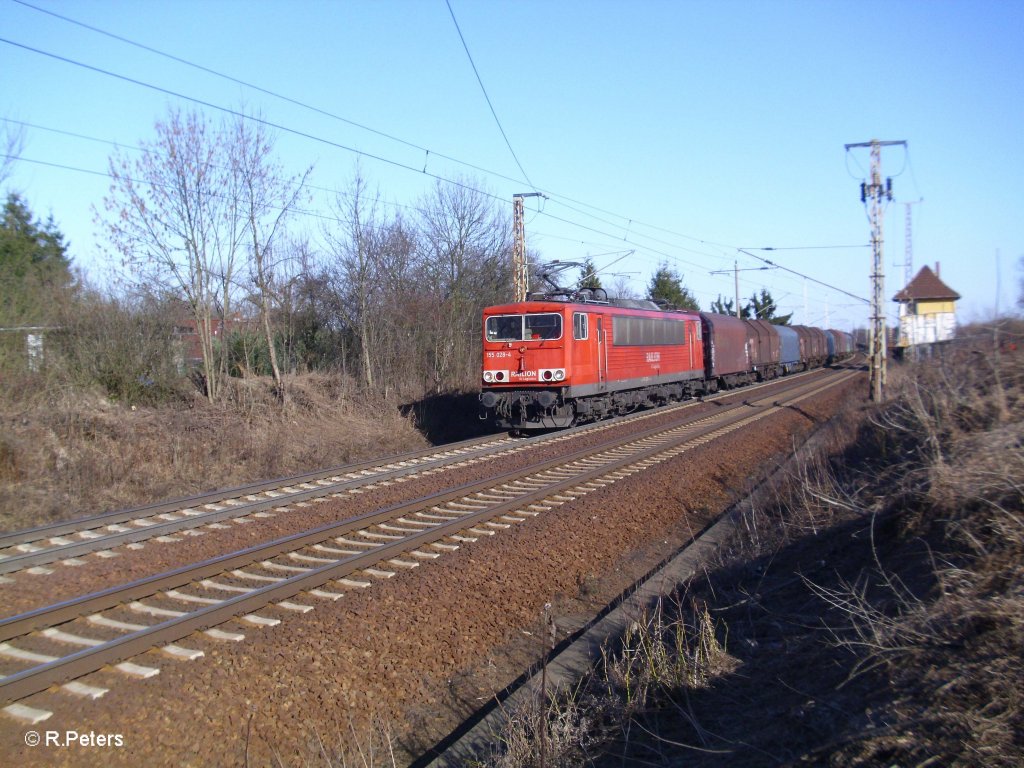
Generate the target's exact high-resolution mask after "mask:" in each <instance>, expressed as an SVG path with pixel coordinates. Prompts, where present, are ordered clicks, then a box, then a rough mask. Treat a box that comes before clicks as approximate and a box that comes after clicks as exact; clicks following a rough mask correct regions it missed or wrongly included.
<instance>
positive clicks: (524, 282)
mask: <svg viewBox="0 0 1024 768" xmlns="http://www.w3.org/2000/svg"><path fill="white" fill-rule="evenodd" d="M524 197H544V195H542V194H541V193H540V192H520V193H519V194H515V195H512V231H513V242H512V300H513V301H516V302H519V301H526V297H527V296H528V295H529V294H530V266H529V265H528V264H527V263H526V223H525V221H524V218H525V217H524V211H523V198H524Z"/></svg>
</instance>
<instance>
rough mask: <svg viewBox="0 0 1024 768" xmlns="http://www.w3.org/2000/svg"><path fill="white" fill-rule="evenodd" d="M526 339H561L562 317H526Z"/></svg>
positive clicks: (548, 315)
mask: <svg viewBox="0 0 1024 768" xmlns="http://www.w3.org/2000/svg"><path fill="white" fill-rule="evenodd" d="M525 320H526V322H525V323H524V325H525V327H526V336H525V338H527V339H559V338H561V337H562V316H561V315H556V314H553V313H552V314H543V315H526V316H525Z"/></svg>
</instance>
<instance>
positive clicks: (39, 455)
mask: <svg viewBox="0 0 1024 768" xmlns="http://www.w3.org/2000/svg"><path fill="white" fill-rule="evenodd" d="M4 384H5V386H4V387H3V389H2V392H3V394H2V395H0V530H16V529H19V528H25V527H30V526H36V525H43V524H46V523H50V522H55V521H57V520H67V519H73V518H75V517H82V516H86V515H89V514H97V513H99V512H105V511H108V510H112V509H117V508H120V507H127V506H133V505H136V504H143V503H147V502H152V501H158V500H161V499H166V498H172V497H178V496H185V495H190V494H194V493H199V492H202V491H205V490H210V489H213V488H223V487H230V486H233V485H240V484H242V483H245V482H251V481H254V480H261V479H268V478H273V477H281V476H287V475H290V474H297V473H300V472H306V471H312V470H314V469H318V468H324V467H331V466H337V465H340V464H345V463H348V462H352V461H356V460H359V459H363V458H370V457H376V456H384V455H388V454H393V453H400V452H404V451H409V450H414V449H416V448H419V447H424V446H426V444H427V443H426V440H425V439H424V438H423V437H422V435H420V434H419V432H417V431H416V429H415V426H414V424H413V421H412V420H411V419H410V418H406V417H403V416H402V415H401V414H400V413H399V412H398V410H397V409H396V408H394V407H393V406H391V405H387V404H384V403H382V402H375V401H374V400H373V399H372V398H367V397H366V395H365V394H364V393H362V392H360V391H359V390H358V389H357V387H356V386H355V385H353V383H352V382H351V380H350V379H347V378H345V377H342V376H337V375H327V374H305V375H301V376H293V377H289V379H288V394H289V399H288V402H287V403H286V404H285V405H283V406H282V404H281V402H280V399H279V398H278V397H277V396H276V393H275V390H274V386H273V382H272V381H271V380H270V379H268V378H258V379H257V378H249V379H229V380H228V381H227V383H226V392H225V397H224V398H223V400H222V402H219V403H210V402H209V401H208V400H206V399H205V398H202V397H199V396H197V395H193V396H191V397H183V398H182V399H180V400H179V401H177V402H176V403H173V404H165V405H161V406H158V407H147V406H141V405H140V406H132V405H128V404H125V403H118V402H112V401H110V400H109V399H107V398H106V397H103V396H102V395H100V394H98V393H95V392H93V391H91V390H84V389H82V388H80V387H69V386H66V385H62V384H57V383H55V382H53V381H47V380H46V379H45V378H43V377H41V376H38V375H31V374H24V375H23V377H22V378H20V379H18V380H17V381H15V380H11V379H10V378H9V379H8V380H7V381H5V382H4Z"/></svg>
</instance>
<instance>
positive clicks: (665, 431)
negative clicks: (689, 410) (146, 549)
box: [0, 373, 855, 703]
mask: <svg viewBox="0 0 1024 768" xmlns="http://www.w3.org/2000/svg"><path fill="white" fill-rule="evenodd" d="M853 375H855V374H853V373H847V374H842V375H839V376H837V377H835V378H834V380H832V381H826V382H823V386H819V385H818V382H817V381H813V382H810V383H806V382H805V383H801V384H800V385H798V386H795V387H793V388H792V391H791V392H786V393H776V394H772V395H769V396H768V397H766V398H763V399H762V400H763V402H760V403H757V404H755V403H750V402H749V401H747V402H745V403H740V404H737V405H734V406H727V408H728V410H725V411H721V412H719V413H717V414H714V415H712V416H708V417H705V418H703V419H699V420H696V421H694V422H690V423H687V424H681V425H676V426H674V427H667V428H666V427H661V428H654V429H651V430H647V431H645V432H644V433H641V434H640V435H635V436H632V437H631V438H629V439H627V440H622V439H619V440H610V441H606V442H605V443H604V444H602V446H600V447H595V448H590V449H585V450H582V451H577V452H575V453H574V454H572V455H570V456H567V457H563V458H561V459H554V460H550V461H546V462H543V463H542V464H540V465H537V466H535V467H532V468H530V469H529V471H528V472H524V471H522V470H520V471H517V472H512V473H505V474H504V475H501V476H497V477H496V478H492V479H491V481H490V482H488V483H472V484H468V485H466V486H462V487H461V488H459V489H456V490H454V491H451V492H446V493H443V494H439V495H434V496H430V497H426V498H425V499H421V500H418V502H413V503H412V504H404V505H400V507H401V508H402V509H403V510H404V512H403V514H404V513H405V512H407V511H408V508H409V507H413V506H415V507H416V508H418V509H422V508H423V507H424V506H427V507H428V508H429V507H433V506H436V505H438V504H440V503H444V501H443V500H442V498H443V499H444V500H451V499H452V498H461V497H464V496H466V495H470V494H472V493H474V492H476V491H477V490H478V489H480V487H481V486H486V487H487V488H490V487H493V486H494V485H504V484H506V483H508V482H510V481H512V480H516V479H522V478H523V477H529V476H532V475H536V474H539V473H542V472H544V471H546V470H548V469H551V468H553V467H556V466H560V465H571V464H573V463H574V462H576V461H579V460H580V459H584V458H589V457H593V456H595V455H597V454H602V453H607V452H609V451H614V450H621V449H622V448H623V447H625V446H626V445H633V446H638V444H640V443H643V442H644V441H646V440H649V439H651V438H654V437H663V438H665V439H664V440H663V441H662V442H661V443H660V444H658V445H654V446H650V447H647V448H639V450H638V451H637V452H635V453H633V454H632V455H629V456H625V457H622V458H618V459H614V460H611V461H610V462H609V463H607V464H605V465H603V466H600V467H596V468H592V469H589V470H584V471H582V472H580V473H579V474H575V475H574V476H572V477H569V478H566V479H563V480H560V481H556V482H554V483H550V484H548V485H546V486H544V487H542V488H539V489H536V490H534V491H531V492H527V493H525V494H522V495H519V496H517V497H516V498H514V499H511V500H509V501H507V502H502V503H499V504H497V505H494V506H489V507H487V508H485V509H482V510H480V511H478V512H472V513H467V514H464V515H461V516H460V517H458V518H457V519H455V520H452V521H451V522H449V523H446V524H443V525H439V526H437V527H434V528H431V529H428V530H425V531H422V532H419V533H414V534H411V535H409V536H407V537H404V538H402V539H400V540H396V541H394V542H392V543H390V544H384V545H381V546H379V547H376V548H374V549H373V550H370V551H368V552H365V553H361V554H357V555H352V556H349V557H345V558H341V559H339V560H337V561H335V562H333V563H330V564H327V565H324V566H320V567H317V568H312V569H311V570H310V571H309V572H307V573H302V574H299V575H296V576H293V577H290V578H286V579H283V580H281V581H279V582H277V583H275V584H273V585H270V586H268V587H264V588H259V589H254V590H252V591H250V592H247V593H246V594H243V595H239V596H237V597H234V598H229V599H226V600H223V601H221V602H219V603H218V604H216V605H210V606H207V607H204V608H201V609H198V610H195V611H192V612H190V613H188V614H186V615H184V616H181V617H178V618H174V619H169V620H167V621H164V622H161V623H159V624H156V625H153V626H152V627H148V628H146V629H145V630H138V631H135V632H132V633H130V634H128V635H125V636H122V637H120V638H116V639H114V640H110V641H108V642H105V643H103V644H101V645H97V646H95V647H92V648H87V649H85V650H82V651H78V652H75V653H72V654H69V655H67V656H64V657H62V658H60V659H57V660H55V661H52V662H48V663H44V664H41V665H38V666H36V667H32V668H29V669H26V670H23V671H21V672H18V673H15V674H13V675H10V676H8V677H5V678H2V679H0V702H3V703H8V702H11V701H17V700H19V699H22V698H25V697H26V696H29V695H32V694H33V693H38V692H40V691H43V690H46V689H47V688H48V687H50V686H51V685H54V684H57V683H61V682H65V681H67V680H70V679H75V678H77V677H80V676H82V675H85V674H88V673H90V672H94V671H96V670H98V669H100V668H102V667H103V666H106V665H108V664H113V663H117V662H119V661H122V660H124V659H127V658H131V657H133V656H137V655H139V654H141V653H144V652H146V651H148V650H150V649H152V648H153V647H155V646H159V645H164V644H166V643H171V642H174V641H175V640H179V639H181V638H182V637H186V636H188V635H190V634H192V633H193V632H195V631H198V630H203V629H207V628H209V627H211V626H215V625H217V624H222V623H224V622H225V621H228V620H230V619H231V618H233V617H234V616H237V615H239V614H241V613H246V612H249V611H252V610H256V609H258V608H260V607H264V606H266V605H267V604H268V603H272V602H277V601H280V600H286V599H287V598H288V597H291V596H293V595H295V594H297V593H299V592H304V591H308V590H310V589H315V588H317V587H319V586H321V585H323V584H324V583H326V582H328V581H332V580H334V579H338V578H343V577H344V576H346V575H348V574H351V573H352V572H354V571H358V570H361V569H364V568H367V567H369V566H371V565H373V564H375V563H379V562H381V561H382V560H387V559H388V558H389V557H393V556H394V555H397V554H401V553H403V552H407V551H409V550H412V549H416V548H418V547H420V546H424V545H427V544H430V543H432V542H436V541H438V540H440V539H443V538H445V537H448V536H450V535H452V534H453V533H456V532H459V531H463V530H466V529H467V528H471V527H472V526H473V525H475V524H477V523H479V522H481V521H485V520H488V519H490V518H494V517H498V516H501V515H505V514H509V513H510V512H514V511H515V510H517V509H520V508H522V507H524V506H529V505H530V504H533V503H537V502H538V501H543V500H545V499H547V498H549V497H551V496H558V494H560V493H563V492H566V491H571V490H572V489H573V488H575V487H577V486H580V485H584V484H586V483H588V482H593V481H594V480H597V479H600V478H602V477H604V476H606V475H609V474H614V473H616V472H621V471H623V470H624V469H626V468H629V467H632V466H634V465H641V464H644V463H645V462H649V461H651V460H652V459H653V458H655V457H657V456H659V455H660V454H672V455H678V452H679V448H680V447H681V446H686V445H687V444H688V443H691V442H696V443H700V442H706V441H707V437H708V436H710V435H714V434H719V433H722V434H724V433H725V432H729V431H733V430H734V429H737V428H739V427H741V426H745V425H748V424H750V423H752V422H753V421H756V420H759V419H761V418H763V417H765V416H767V415H770V414H771V413H774V412H776V411H778V410H781V409H782V408H785V407H786V406H788V405H792V404H794V403H796V402H799V401H801V400H803V399H805V398H807V397H810V396H812V395H814V394H818V393H820V392H821V391H824V390H825V389H829V388H831V387H833V386H836V385H838V384H840V383H842V382H844V381H846V380H847V379H848V378H850V377H851V376H853ZM780 395H781V397H782V399H784V400H786V402H785V403H780V402H779V397H780ZM773 399H774V402H771V403H770V404H768V402H767V401H769V400H773ZM748 407H754V408H758V409H759V412H757V413H755V414H750V413H749V412H747V411H746V409H747V408H748ZM673 433H675V434H673ZM666 443H667V444H666ZM666 458H667V457H666ZM577 495H580V494H577ZM395 512H396V510H395V508H389V510H387V511H386V512H380V513H371V514H369V515H363V516H360V517H361V519H362V520H363V521H364V523H365V521H366V520H368V519H371V518H377V519H382V518H389V517H394V516H395ZM325 529H326V530H325ZM337 529H338V526H324V527H321V528H320V529H316V532H315V533H314V532H308V533H307V534H303V535H301V536H292V537H285V538H284V539H281V540H278V542H275V543H274V544H273V545H272V546H273V547H274V548H275V549H278V550H288V549H295V548H296V547H295V544H296V543H297V542H299V541H303V542H305V543H311V542H313V541H322V540H324V539H325V538H328V537H330V536H331V532H336V531H337ZM325 533H326V535H325ZM301 546H302V544H299V548H301ZM254 550H263V552H262V553H261V554H260V555H259V556H257V557H255V558H253V557H252V556H251V555H252V553H253V551H254ZM243 552H244V553H245V554H244V555H243V553H236V555H233V556H230V557H229V558H216V559H214V560H212V561H206V563H203V564H201V565H200V566H199V567H198V568H194V569H191V570H189V577H188V579H187V580H186V582H185V583H191V582H194V581H198V580H201V579H202V578H204V577H205V576H206V575H212V572H211V571H210V569H211V568H215V569H216V572H217V573H222V572H224V571H226V570H230V569H231V568H232V567H234V565H233V564H231V561H232V560H233V559H235V558H242V559H245V558H246V557H247V558H248V560H247V561H246V563H245V564H248V563H251V562H253V560H254V559H263V558H265V557H266V556H267V553H266V548H262V547H261V548H250V549H249V550H244V551H243ZM280 553H281V552H280V551H278V552H277V554H280ZM270 556H273V555H270ZM185 570H187V569H179V570H178V571H177V572H172V574H168V576H169V577H170V578H171V579H172V580H176V579H178V578H179V576H181V575H184V574H183V573H182V572H183V571H185ZM176 585H177V586H181V585H182V584H181V582H180V581H178V582H177V584H176ZM170 586H171V585H170V584H169V583H166V581H165V578H164V577H155V578H151V579H145V580H142V581H141V582H135V583H133V584H131V585H128V586H127V587H126V588H125V589H123V590H106V591H105V592H103V593H97V594H96V595H90V596H85V597H83V598H80V599H78V600H75V601H69V602H67V603H62V604H59V605H58V606H54V607H52V608H51V609H40V610H38V611H34V612H32V613H30V614H24V615H23V616H20V617H13V618H12V619H10V620H7V621H5V622H4V625H5V627H4V629H5V630H8V632H5V635H6V637H7V638H9V637H12V636H21V635H24V634H26V633H27V632H28V631H31V630H32V629H34V628H38V627H39V626H42V625H43V624H48V625H50V626H55V625H58V624H61V623H63V622H64V621H67V620H70V618H76V617H77V616H81V615H84V614H85V613H91V612H95V611H97V610H103V609H105V608H109V607H112V605H118V604H121V603H123V602H125V601H127V600H131V599H135V598H137V597H146V596H150V595H152V594H154V593H156V592H160V591H163V590H164V589H167V588H169V587H170ZM140 589H141V592H140V591H139V590H140ZM111 600H113V602H111ZM86 606H87V607H86ZM68 608H71V614H72V615H69V614H68V613H67V610H68ZM43 617H47V619H48V620H47V621H44V622H42V623H40V621H39V620H40V619H42V618H43ZM13 628H17V629H16V631H15V633H14V634H13V635H11V634H10V632H9V630H11V629H13Z"/></svg>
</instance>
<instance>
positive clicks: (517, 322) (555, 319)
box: [485, 312, 562, 341]
mask: <svg viewBox="0 0 1024 768" xmlns="http://www.w3.org/2000/svg"><path fill="white" fill-rule="evenodd" d="M485 329H486V334H487V340H488V341H531V340H532V341H535V340H538V339H540V340H545V339H560V338H561V337H562V316H561V315H559V314H555V313H553V312H550V313H549V312H545V313H542V314H536V315H495V316H493V317H488V318H487V324H486V326H485Z"/></svg>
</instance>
